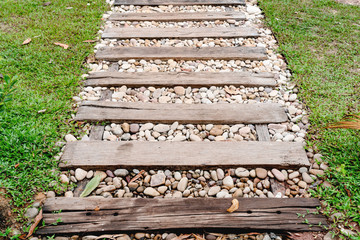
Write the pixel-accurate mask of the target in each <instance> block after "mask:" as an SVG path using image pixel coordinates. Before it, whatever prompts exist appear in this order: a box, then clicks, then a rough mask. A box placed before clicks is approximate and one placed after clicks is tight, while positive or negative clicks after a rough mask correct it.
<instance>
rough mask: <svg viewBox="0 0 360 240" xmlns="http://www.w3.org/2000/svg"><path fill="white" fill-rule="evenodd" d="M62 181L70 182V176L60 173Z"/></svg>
mask: <svg viewBox="0 0 360 240" xmlns="http://www.w3.org/2000/svg"><path fill="white" fill-rule="evenodd" d="M60 182H62V183H69V182H70V180H69V178H68V177H67V176H66V175H65V174H61V175H60Z"/></svg>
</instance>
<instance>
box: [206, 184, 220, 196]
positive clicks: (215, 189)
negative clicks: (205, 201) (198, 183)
mask: <svg viewBox="0 0 360 240" xmlns="http://www.w3.org/2000/svg"><path fill="white" fill-rule="evenodd" d="M220 190H221V187H220V186H213V187H211V188H210V189H209V191H208V195H209V196H214V195H216V194H217V193H218V192H220Z"/></svg>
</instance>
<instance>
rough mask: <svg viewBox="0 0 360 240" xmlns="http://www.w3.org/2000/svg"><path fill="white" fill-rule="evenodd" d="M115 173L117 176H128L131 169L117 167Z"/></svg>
mask: <svg viewBox="0 0 360 240" xmlns="http://www.w3.org/2000/svg"><path fill="white" fill-rule="evenodd" d="M114 174H115V176H117V177H126V176H127V175H128V174H129V171H128V170H126V169H116V170H115V171H114Z"/></svg>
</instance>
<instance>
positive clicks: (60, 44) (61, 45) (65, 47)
mask: <svg viewBox="0 0 360 240" xmlns="http://www.w3.org/2000/svg"><path fill="white" fill-rule="evenodd" d="M54 44H55V45H57V46H60V47H63V48H64V49H68V48H69V45H67V44H64V43H58V42H56V43H54Z"/></svg>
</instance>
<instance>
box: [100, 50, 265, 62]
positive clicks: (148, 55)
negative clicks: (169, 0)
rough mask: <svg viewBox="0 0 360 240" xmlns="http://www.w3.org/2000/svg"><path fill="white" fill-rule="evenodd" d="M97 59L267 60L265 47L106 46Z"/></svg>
mask: <svg viewBox="0 0 360 240" xmlns="http://www.w3.org/2000/svg"><path fill="white" fill-rule="evenodd" d="M95 57H96V58H97V59H102V60H107V61H118V60H129V59H144V60H152V59H160V60H168V59H175V60H211V59H214V60H217V59H222V60H250V61H255V60H266V59H267V58H268V57H267V54H266V49H265V48H263V47H207V48H194V47H104V48H101V49H99V50H98V51H97V52H96V55H95Z"/></svg>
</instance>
